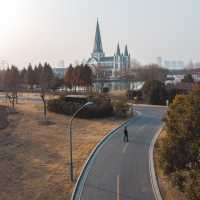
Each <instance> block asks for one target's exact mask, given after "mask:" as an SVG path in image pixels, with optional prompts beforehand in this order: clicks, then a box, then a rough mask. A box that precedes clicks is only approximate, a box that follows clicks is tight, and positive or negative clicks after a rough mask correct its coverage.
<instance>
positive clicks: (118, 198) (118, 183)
mask: <svg viewBox="0 0 200 200" xmlns="http://www.w3.org/2000/svg"><path fill="white" fill-rule="evenodd" d="M119 187H120V182H119V175H118V176H117V200H120V193H119Z"/></svg>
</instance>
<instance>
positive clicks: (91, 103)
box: [85, 101, 94, 106]
mask: <svg viewBox="0 0 200 200" xmlns="http://www.w3.org/2000/svg"><path fill="white" fill-rule="evenodd" d="M93 104H94V102H92V101H89V102H87V103H86V104H85V106H89V105H93Z"/></svg>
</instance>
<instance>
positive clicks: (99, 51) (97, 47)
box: [92, 20, 105, 61]
mask: <svg viewBox="0 0 200 200" xmlns="http://www.w3.org/2000/svg"><path fill="white" fill-rule="evenodd" d="M104 56H105V55H104V52H103V47H102V41H101V33H100V28H99V22H98V20H97V26H96V34H95V41H94V48H93V52H92V58H96V59H97V60H98V61H99V60H100V58H101V57H104Z"/></svg>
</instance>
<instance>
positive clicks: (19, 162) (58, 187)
mask: <svg viewBox="0 0 200 200" xmlns="http://www.w3.org/2000/svg"><path fill="white" fill-rule="evenodd" d="M17 110H18V113H17V114H15V115H9V117H8V120H9V126H8V127H7V128H6V129H4V130H0V200H1V199H2V200H13V199H15V200H27V199H31V200H44V199H45V200H53V199H56V200H67V199H69V198H70V195H71V191H72V188H73V184H71V182H70V176H69V137H68V136H69V135H68V134H69V132H68V130H67V127H68V123H69V120H70V118H69V117H66V116H64V115H59V114H54V113H49V114H48V119H49V121H51V122H53V123H51V124H48V125H44V124H40V123H38V121H40V120H41V119H42V118H43V115H42V114H43V113H42V107H41V106H39V105H37V106H35V105H32V104H20V105H18V106H17ZM121 123H122V121H119V120H114V119H103V120H84V119H76V120H74V122H73V144H74V146H73V153H74V167H75V174H76V178H77V177H78V174H79V172H80V170H81V167H82V166H83V164H84V161H85V160H86V158H87V157H88V155H89V153H90V152H91V150H92V149H93V148H94V146H95V145H96V144H97V143H98V141H100V139H101V138H102V137H103V136H104V135H106V134H107V133H108V132H109V131H111V130H112V129H114V128H116V127H118V126H119V125H120V124H121Z"/></svg>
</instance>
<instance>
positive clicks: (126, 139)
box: [124, 126, 129, 142]
mask: <svg viewBox="0 0 200 200" xmlns="http://www.w3.org/2000/svg"><path fill="white" fill-rule="evenodd" d="M128 141H129V139H128V130H127V127H126V126H125V127H124V142H128Z"/></svg>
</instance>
